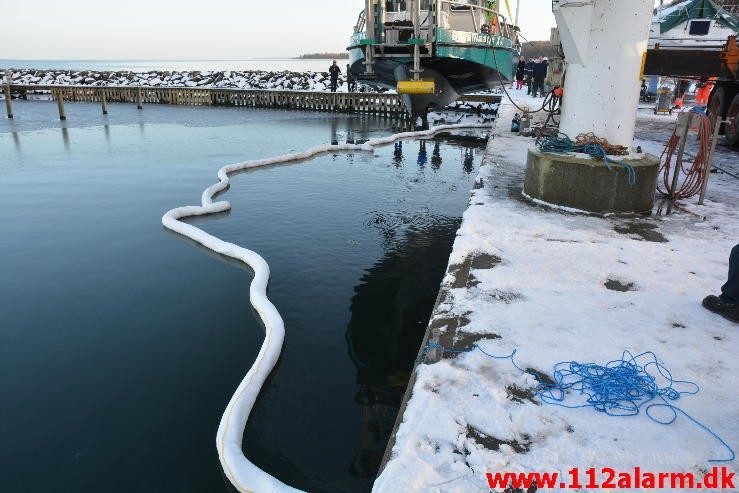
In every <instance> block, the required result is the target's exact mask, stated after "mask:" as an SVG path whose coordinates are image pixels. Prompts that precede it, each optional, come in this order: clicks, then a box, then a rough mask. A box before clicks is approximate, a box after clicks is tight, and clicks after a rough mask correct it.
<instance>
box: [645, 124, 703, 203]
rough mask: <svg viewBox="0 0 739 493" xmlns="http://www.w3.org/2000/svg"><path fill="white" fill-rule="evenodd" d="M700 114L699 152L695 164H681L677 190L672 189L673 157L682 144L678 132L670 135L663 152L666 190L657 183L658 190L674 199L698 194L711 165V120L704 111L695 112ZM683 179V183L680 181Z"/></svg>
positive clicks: (663, 176) (663, 177)
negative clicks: (709, 161)
mask: <svg viewBox="0 0 739 493" xmlns="http://www.w3.org/2000/svg"><path fill="white" fill-rule="evenodd" d="M695 114H697V115H700V127H699V130H698V137H699V139H700V145H699V148H698V154H697V155H696V156H695V160H694V161H693V165H692V166H691V167H690V168H688V169H685V167H684V166H683V165H681V167H680V168H681V169H680V170H679V172H680V173H681V177H680V180H678V187H677V190H673V189H672V178H671V174H672V173H671V170H672V166H673V164H672V159H673V157H674V155H675V152H676V151H677V148H678V146H679V145H680V136H679V135H677V133H673V134H672V137H670V140H669V142H667V145H666V146H665V150H664V151H663V152H662V157H663V158H664V159H665V162H664V164H663V165H662V168H661V172H662V183H663V185H664V190H663V189H662V188H661V187H660V185H659V183H658V184H657V191H658V192H659V193H661V194H662V195H665V196H667V197H669V198H671V199H672V200H680V199H687V198H689V197H693V196H694V195H697V194H698V193H699V192H700V191H701V188H702V186H703V179H704V176H705V175H706V167H707V166H709V163H708V154H709V152H710V151H709V145H710V142H711V120H710V119H709V118H708V117H707V116H706V115H704V114H703V113H695ZM680 181H682V183H680Z"/></svg>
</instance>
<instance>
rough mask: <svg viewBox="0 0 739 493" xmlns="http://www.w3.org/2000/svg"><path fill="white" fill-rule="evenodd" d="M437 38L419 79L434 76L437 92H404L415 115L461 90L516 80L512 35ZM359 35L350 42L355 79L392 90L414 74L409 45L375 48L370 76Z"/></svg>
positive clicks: (442, 103)
mask: <svg viewBox="0 0 739 493" xmlns="http://www.w3.org/2000/svg"><path fill="white" fill-rule="evenodd" d="M437 39H438V42H436V43H434V44H433V53H432V54H431V56H428V52H426V51H424V52H423V54H424V55H426V56H424V57H423V58H422V59H421V69H422V70H423V72H422V73H421V78H423V79H433V80H434V81H435V83H436V90H435V92H434V94H428V95H425V94H424V95H421V94H414V95H404V101H405V103H406V107H407V108H408V110H409V112H410V113H411V114H412V116H413V117H414V118H415V117H417V116H421V117H423V116H425V115H426V113H427V112H428V111H433V110H435V109H439V108H443V107H444V106H447V105H449V104H450V103H452V102H454V101H455V100H457V99H458V98H459V95H461V94H468V93H472V92H476V91H484V90H487V89H491V88H494V87H497V86H500V85H501V84H507V83H510V82H512V80H513V76H514V60H515V59H517V57H518V52H517V51H516V50H515V49H514V48H513V47H512V46H510V40H507V39H504V38H500V37H497V38H494V39H491V37H490V36H484V35H480V34H475V33H462V32H455V31H445V32H442V31H441V30H440V32H439V35H438V38H437ZM360 40H361V34H360V35H358V36H357V37H355V38H354V39H353V40H352V41H353V43H352V46H350V47H349V54H350V62H351V63H350V69H349V70H350V72H351V74H352V75H353V76H354V77H355V78H357V79H362V80H363V82H365V83H367V84H370V85H375V86H378V87H384V88H386V89H392V90H395V89H396V88H397V84H398V81H399V80H407V79H409V78H411V76H410V74H411V69H412V66H413V58H412V55H411V52H410V50H411V48H410V47H409V48H408V53H407V56H405V55H404V54H403V52H402V50H403V48H402V47H401V48H399V50H400V51H397V50H396V51H395V52H394V53H392V56H389V55H387V54H386V55H385V56H383V55H382V54H377V53H376V54H375V56H374V65H373V71H374V77H373V78H371V79H368V78H367V77H366V75H365V72H366V68H365V64H364V62H365V50H366V46H363V45H362V44H361V42H360ZM424 50H425V47H424Z"/></svg>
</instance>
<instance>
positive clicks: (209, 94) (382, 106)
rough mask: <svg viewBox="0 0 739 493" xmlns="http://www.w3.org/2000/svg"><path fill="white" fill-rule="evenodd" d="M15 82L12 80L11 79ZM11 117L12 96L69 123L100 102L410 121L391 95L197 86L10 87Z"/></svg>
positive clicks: (480, 99) (495, 99) (105, 110)
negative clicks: (74, 105)
mask: <svg viewBox="0 0 739 493" xmlns="http://www.w3.org/2000/svg"><path fill="white" fill-rule="evenodd" d="M8 82H10V79H8ZM4 91H5V100H6V105H7V109H8V118H12V106H11V102H10V93H11V92H16V93H20V94H21V95H22V96H25V95H27V94H28V93H38V92H40V93H50V94H51V97H52V99H53V100H55V101H56V102H57V105H58V108H59V118H60V119H61V120H65V119H66V113H65V108H64V103H65V101H69V102H88V103H92V102H99V103H101V105H102V111H103V114H108V103H136V106H137V108H138V109H142V108H143V106H144V104H171V105H187V106H232V107H248V108H274V109H290V110H303V111H326V112H337V113H367V114H374V115H381V116H395V117H400V118H408V114H407V112H406V110H405V106H404V105H403V100H402V97H401V96H400V95H398V94H387V93H354V92H350V93H339V92H336V93H326V92H310V91H274V90H258V89H221V88H198V87H145V86H74V85H69V86H62V85H21V84H6V85H5V87H4ZM460 101H475V102H487V103H496V102H500V96H494V95H482V96H463V97H462V98H460Z"/></svg>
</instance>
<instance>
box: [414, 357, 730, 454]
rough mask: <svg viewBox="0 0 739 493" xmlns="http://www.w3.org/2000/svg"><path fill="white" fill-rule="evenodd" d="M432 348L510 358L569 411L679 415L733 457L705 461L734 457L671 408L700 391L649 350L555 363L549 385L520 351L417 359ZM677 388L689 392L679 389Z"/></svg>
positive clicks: (544, 395)
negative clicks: (432, 354) (524, 363)
mask: <svg viewBox="0 0 739 493" xmlns="http://www.w3.org/2000/svg"><path fill="white" fill-rule="evenodd" d="M431 350H440V351H442V352H444V353H457V354H459V353H471V352H473V351H479V352H480V353H482V354H484V355H485V356H487V357H489V358H492V359H509V360H510V361H511V363H512V364H513V366H514V367H515V368H516V369H518V370H519V371H521V372H522V373H528V374H530V375H533V376H534V378H536V379H537V381H539V385H538V386H537V395H538V397H539V399H541V401H542V402H544V403H546V404H550V405H555V406H560V407H564V408H568V409H579V408H584V407H592V408H593V409H595V410H596V411H598V412H602V413H606V414H607V415H609V416H636V415H638V414H639V413H640V412H641V410H642V409H644V414H646V415H647V417H648V418H649V419H651V420H652V421H654V422H656V423H659V424H661V425H670V424H672V423H674V422H675V420H677V417H678V415H679V414H682V415H683V416H685V417H686V418H688V419H689V420H690V421H692V422H693V423H695V424H696V425H698V426H699V427H700V428H702V429H703V430H705V431H707V432H708V433H709V434H710V435H712V436H713V437H714V438H716V440H718V441H719V442H720V443H721V444H722V445H723V446H724V447H726V449H727V450H728V451H729V453H730V454H731V457H730V458H728V459H709V460H708V462H731V461H733V460H734V459H735V458H736V454H735V453H734V450H733V449H732V448H731V447H730V446H729V444H727V443H726V442H725V441H724V440H723V439H722V438H721V437H719V436H718V435H717V434H716V433H714V432H713V431H712V430H711V429H710V428H708V427H707V426H706V425H704V424H703V423H701V422H700V421H698V420H697V419H695V418H693V417H692V416H690V415H689V414H688V413H686V412H685V411H683V410H682V409H680V408H679V407H677V406H674V405H673V404H670V401H676V400H678V399H680V397H682V396H683V395H696V394H697V393H698V392H700V387H699V386H698V384H697V383H695V382H690V381H687V380H676V379H675V378H673V376H672V373H671V372H670V371H669V370H668V369H667V368H666V367H665V366H664V365H663V364H661V363H660V362H659V361H658V359H657V355H656V354H654V353H653V352H651V351H647V352H644V353H641V354H638V355H636V356H634V355H633V354H632V353H631V352H629V351H624V352H623V354H622V355H621V359H617V360H613V361H609V362H608V363H606V364H605V365H598V364H595V363H585V364H583V363H578V362H576V361H569V362H562V363H557V364H556V365H554V370H553V380H554V383H553V384H552V383H545V382H542V381H541V377H540V375H537V374H536V373H534V372H532V371H530V370H525V369H523V368H521V367H520V366H518V364H516V361H515V359H514V357H515V356H516V353H517V351H518V350H514V351H513V352H512V353H511V354H509V355H505V356H496V355H492V354H490V353H488V352H486V351H485V350H484V349H482V348H481V347H480V346H478V345H474V346H472V347H471V348H470V349H462V350H455V349H446V348H444V347H443V346H441V345H439V344H428V345H427V346H426V347H425V348H424V350H423V352H422V353H421V355H420V356H419V357H418V359H417V360H416V361H419V360H425V359H426V355H427V354H428V352H429V351H431ZM660 378H661V379H662V380H664V385H660V383H659V382H658V379H660ZM676 385H678V386H680V385H682V386H685V387H687V389H686V390H678V389H677V388H675V386H676ZM571 394H575V395H579V396H581V397H584V398H585V402H584V403H582V404H567V403H566V400H567V397H568V396H569V395H571ZM657 410H667V411H668V412H669V414H668V416H667V418H659V417H657V416H655V412H656V411H657Z"/></svg>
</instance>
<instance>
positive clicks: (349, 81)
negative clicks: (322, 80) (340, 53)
mask: <svg viewBox="0 0 739 493" xmlns="http://www.w3.org/2000/svg"><path fill="white" fill-rule="evenodd" d="M350 67H351V65H349V64H347V65H346V85H347V87H348V88H349V92H354V90H355V89H356V88H357V81H356V80H355V79H354V76H353V75H352V73H351V70H349V68H350Z"/></svg>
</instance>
